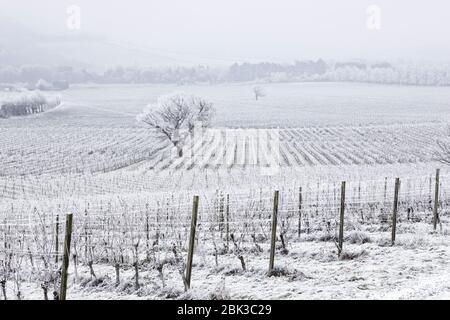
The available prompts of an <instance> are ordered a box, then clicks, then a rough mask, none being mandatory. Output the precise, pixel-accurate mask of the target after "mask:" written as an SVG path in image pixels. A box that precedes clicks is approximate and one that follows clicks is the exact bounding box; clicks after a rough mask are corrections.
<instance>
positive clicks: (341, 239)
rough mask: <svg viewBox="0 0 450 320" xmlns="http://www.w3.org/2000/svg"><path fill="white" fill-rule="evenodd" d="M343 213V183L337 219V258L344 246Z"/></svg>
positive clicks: (343, 183) (343, 182)
mask: <svg viewBox="0 0 450 320" xmlns="http://www.w3.org/2000/svg"><path fill="white" fill-rule="evenodd" d="M344 212H345V181H342V186H341V210H340V219H339V238H338V256H339V257H340V256H341V253H342V251H343V245H344Z"/></svg>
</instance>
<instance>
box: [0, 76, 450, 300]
mask: <svg viewBox="0 0 450 320" xmlns="http://www.w3.org/2000/svg"><path fill="white" fill-rule="evenodd" d="M253 86H254V84H233V85H216V86H206V85H204V86H173V85H159V86H157V85H153V86H115V85H111V86H76V87H73V88H71V89H70V90H68V91H65V92H62V93H61V100H62V104H61V105H60V106H59V107H57V108H55V109H52V110H50V111H48V112H45V113H42V114H38V115H32V116H28V117H23V118H22V117H21V118H10V119H0V146H1V148H0V230H1V234H2V237H3V240H2V247H0V248H1V249H3V250H0V255H1V257H2V258H1V259H0V260H2V261H3V263H6V262H5V261H9V263H10V266H12V268H7V267H6V266H5V264H3V265H2V266H0V276H2V277H6V278H5V283H6V295H7V297H8V298H9V299H14V298H17V293H18V291H20V292H21V298H23V299H42V298H43V297H44V295H43V290H42V288H41V285H42V284H45V287H48V292H49V296H50V298H51V292H52V291H53V287H52V286H53V285H54V283H57V282H58V280H55V279H58V272H57V270H58V268H59V267H60V263H61V259H60V258H61V252H62V241H63V233H64V232H63V231H64V226H63V224H64V219H65V214H66V213H69V212H71V213H73V214H74V240H73V241H74V244H73V248H74V250H75V251H72V254H73V255H75V256H72V257H71V268H70V278H69V293H68V298H70V299H130V298H131V299H137V298H142V299H167V298H173V299H176V298H193V299H197V298H224V299H225V298H236V299H238V298H249V299H260V298H265V299H327V298H328V299H342V298H351V299H384V298H386V299H410V298H420V299H428V298H430V299H436V298H442V299H448V298H449V295H450V286H449V284H448V278H449V277H450V274H449V273H448V268H447V266H448V263H449V262H450V261H449V258H448V257H449V255H448V254H449V251H450V248H449V246H448V243H449V240H450V239H449V233H450V229H449V212H450V207H449V203H450V195H449V194H448V192H449V191H450V175H449V170H448V169H447V168H446V167H445V166H443V165H442V164H439V162H438V160H439V159H438V158H437V156H436V153H435V149H436V140H437V139H439V138H442V137H444V136H445V135H446V134H447V132H446V123H447V121H448V119H449V115H450V102H449V101H450V90H449V89H448V88H431V87H406V86H405V87H403V86H383V85H369V84H351V83H340V84H336V83H298V84H295V83H289V84H262V85H261V86H262V87H264V89H265V91H266V93H267V96H266V97H264V98H262V99H261V100H259V101H255V99H254V96H253V93H252V88H253ZM174 91H184V92H187V93H195V94H198V95H201V96H204V97H205V98H208V99H209V100H210V101H212V102H213V103H214V105H215V107H216V108H217V115H216V117H215V119H214V123H213V126H212V128H211V129H208V130H206V131H205V132H204V133H203V135H202V139H201V140H195V141H190V140H188V141H187V146H186V149H185V150H184V151H185V152H184V155H183V157H182V158H177V157H174V156H173V150H171V149H170V148H169V146H168V145H167V143H166V142H164V141H160V140H158V139H156V137H155V136H154V134H153V133H152V132H150V131H149V130H148V129H147V128H145V127H143V126H142V125H139V124H138V123H137V122H136V115H137V114H138V113H140V112H141V111H142V109H143V107H145V105H147V104H148V103H150V102H155V100H156V99H157V98H158V96H160V95H162V94H168V93H171V92H174ZM261 134H262V135H264V136H265V137H269V140H273V141H277V142H278V144H277V150H278V152H276V153H275V155H274V153H273V152H271V151H272V149H271V147H268V148H265V147H261V146H260V145H258V146H256V144H255V143H256V142H255V141H258V140H257V139H256V138H255V137H259V136H260V135H261ZM261 150H262V151H261ZM192 154H195V155H200V157H198V158H193V157H192V156H191V155H192ZM274 163H275V164H276V165H275V166H274ZM438 167H439V168H441V177H440V178H441V180H440V185H439V186H440V189H439V201H440V203H439V213H440V217H441V219H440V221H439V224H438V228H437V231H433V225H432V216H433V208H434V196H435V195H434V190H435V176H434V175H435V170H436V169H437V168H438ZM396 177H399V178H400V179H401V189H400V195H399V201H400V206H399V211H398V220H399V223H398V226H397V228H398V230H397V232H398V234H397V241H396V244H395V246H391V245H390V240H391V239H390V237H391V229H392V218H391V215H392V208H393V202H394V178H396ZM342 180H346V181H347V202H346V219H347V220H346V224H345V241H344V255H343V256H341V258H338V254H337V247H336V245H335V240H336V235H337V230H338V222H339V205H340V203H339V200H340V192H341V190H340V183H341V181H342ZM300 188H302V189H301V190H302V191H299V190H300ZM275 190H280V197H281V203H280V211H279V212H280V217H279V221H278V234H277V251H276V258H275V266H276V270H275V271H276V272H275V274H274V275H272V276H270V277H269V276H268V275H267V269H268V264H269V247H270V226H271V217H272V211H273V192H274V191H275ZM194 194H197V195H199V196H200V211H199V219H200V220H199V232H198V234H197V240H196V241H197V248H196V252H195V254H194V264H193V276H192V289H191V290H189V291H188V292H187V293H185V292H184V288H183V280H182V277H181V273H180V272H179V270H180V268H183V263H184V262H185V261H186V254H187V252H186V251H187V242H188V236H189V227H190V218H191V211H192V196H193V195H194ZM300 194H301V196H300ZM57 216H58V217H59V218H58V219H59V220H58V223H59V224H57V222H56V217H57ZM228 216H229V218H227V217H228ZM56 230H59V231H58V232H59V234H58V236H57V232H56ZM226 230H228V232H227V231H226ZM299 232H300V236H299ZM230 234H233V236H234V237H235V240H236V241H232V240H230ZM56 239H58V244H56V243H55V242H56ZM174 246H175V248H176V250H175V251H174ZM56 248H58V249H56ZM74 252H75V253H74ZM56 257H58V261H56V259H55V258H56ZM239 257H243V259H244V260H245V263H246V267H245V270H244V268H243V266H242V264H241V261H242V260H241V259H240V258H239ZM74 265H77V269H76V270H75V268H74ZM117 265H118V268H119V271H120V281H119V284H117V285H116V281H117V279H116V276H117V274H116V272H117V268H116V266H117ZM136 266H137V269H136ZM6 270H9V271H8V272H6ZM11 270H13V272H11ZM136 270H137V271H138V274H139V275H138V277H137V278H138V279H139V286H136V282H135V281H136ZM0 280H2V279H1V278H0Z"/></svg>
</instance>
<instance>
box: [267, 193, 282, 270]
mask: <svg viewBox="0 0 450 320" xmlns="http://www.w3.org/2000/svg"><path fill="white" fill-rule="evenodd" d="M279 197H280V191H278V190H277V191H275V195H274V198H273V215H272V239H271V242H270V261H269V275H270V274H271V273H272V271H273V267H274V263H275V249H276V248H275V244H276V241H277V220H278V202H279Z"/></svg>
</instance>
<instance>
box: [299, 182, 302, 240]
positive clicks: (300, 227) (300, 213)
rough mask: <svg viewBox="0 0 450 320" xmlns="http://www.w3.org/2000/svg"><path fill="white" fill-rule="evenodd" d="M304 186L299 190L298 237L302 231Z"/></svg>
mask: <svg viewBox="0 0 450 320" xmlns="http://www.w3.org/2000/svg"><path fill="white" fill-rule="evenodd" d="M302 202H303V199H302V187H300V189H299V190H298V238H299V239H300V234H301V232H302Z"/></svg>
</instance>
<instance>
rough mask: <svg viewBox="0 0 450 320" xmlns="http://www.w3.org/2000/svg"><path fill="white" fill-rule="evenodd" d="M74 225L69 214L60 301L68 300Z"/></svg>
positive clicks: (67, 217) (71, 215)
mask: <svg viewBox="0 0 450 320" xmlns="http://www.w3.org/2000/svg"><path fill="white" fill-rule="evenodd" d="M72 224H73V214H71V213H69V214H68V215H67V216H66V235H65V239H64V257H63V265H62V273H61V288H60V291H59V300H66V294H67V278H68V270H69V260H70V259H69V258H70V243H71V241H72Z"/></svg>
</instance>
